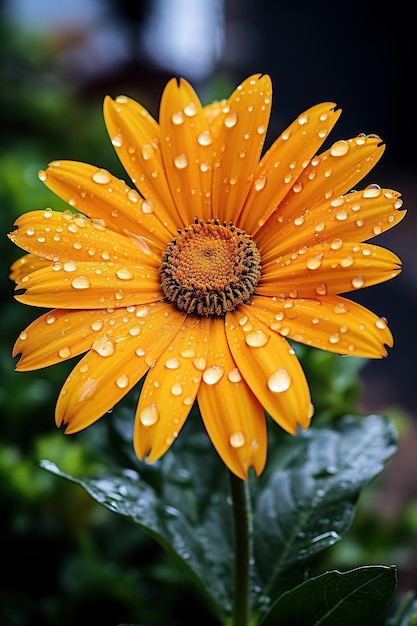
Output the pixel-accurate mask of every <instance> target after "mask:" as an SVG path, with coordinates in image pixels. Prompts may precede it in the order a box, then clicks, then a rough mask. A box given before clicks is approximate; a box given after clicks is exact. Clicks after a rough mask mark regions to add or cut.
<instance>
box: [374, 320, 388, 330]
mask: <svg viewBox="0 0 417 626" xmlns="http://www.w3.org/2000/svg"><path fill="white" fill-rule="evenodd" d="M375 326H376V327H377V328H379V329H380V330H385V329H386V327H387V322H386V320H384V319H383V318H382V317H381V318H379V319H378V320H377V321H376V322H375Z"/></svg>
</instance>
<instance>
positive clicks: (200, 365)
mask: <svg viewBox="0 0 417 626" xmlns="http://www.w3.org/2000/svg"><path fill="white" fill-rule="evenodd" d="M193 365H194V367H195V368H196V369H198V370H200V371H201V372H202V371H203V370H205V369H206V367H207V363H206V359H205V358H204V357H202V356H200V357H197V358H195V359H193Z"/></svg>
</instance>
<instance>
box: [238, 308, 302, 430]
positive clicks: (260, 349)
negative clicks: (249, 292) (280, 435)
mask: <svg viewBox="0 0 417 626" xmlns="http://www.w3.org/2000/svg"><path fill="white" fill-rule="evenodd" d="M255 315H256V309H254V307H251V306H248V305H245V304H243V305H241V306H240V307H239V310H236V311H233V313H227V315H226V335H227V341H228V344H229V347H230V351H231V353H232V356H233V359H234V361H235V362H236V364H237V367H238V368H239V371H240V373H241V374H242V376H243V378H244V379H245V381H246V383H247V385H248V386H249V387H250V389H251V390H252V392H253V393H254V395H255V396H256V398H257V399H258V401H259V403H260V404H261V405H262V406H263V407H265V409H266V411H268V413H269V414H270V415H271V417H272V418H273V419H274V420H275V421H276V422H277V423H278V424H279V425H280V426H281V427H282V428H283V429H284V430H286V431H287V432H289V433H292V434H295V433H296V432H297V426H300V427H301V428H303V429H305V428H307V427H308V426H309V424H310V419H311V402H310V392H309V389H308V385H307V381H306V379H305V375H304V372H303V370H302V368H301V365H300V363H299V361H298V359H297V357H296V355H295V353H294V350H293V349H292V348H291V346H290V345H289V344H288V342H287V341H286V340H285V339H284V337H281V336H280V335H278V334H276V333H274V332H273V331H272V330H271V329H269V328H268V326H266V325H265V324H264V323H263V322H262V321H260V320H258V319H256V317H255Z"/></svg>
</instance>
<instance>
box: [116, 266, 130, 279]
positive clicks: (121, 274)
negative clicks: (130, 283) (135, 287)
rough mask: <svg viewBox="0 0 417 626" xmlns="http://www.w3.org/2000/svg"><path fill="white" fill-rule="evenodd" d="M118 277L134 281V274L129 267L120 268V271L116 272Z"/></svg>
mask: <svg viewBox="0 0 417 626" xmlns="http://www.w3.org/2000/svg"><path fill="white" fill-rule="evenodd" d="M116 276H117V278H119V279H120V280H132V278H133V272H132V271H131V270H130V269H129V268H128V267H119V269H118V270H116Z"/></svg>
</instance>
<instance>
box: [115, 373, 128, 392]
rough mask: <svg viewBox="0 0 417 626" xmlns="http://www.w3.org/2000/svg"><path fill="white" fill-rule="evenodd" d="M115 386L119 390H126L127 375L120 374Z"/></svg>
mask: <svg viewBox="0 0 417 626" xmlns="http://www.w3.org/2000/svg"><path fill="white" fill-rule="evenodd" d="M116 385H117V386H118V387H119V389H126V387H127V386H128V385H129V376H127V374H122V375H121V376H119V378H118V379H117V380H116Z"/></svg>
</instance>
